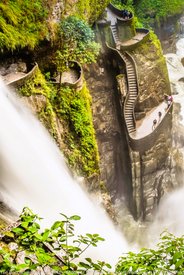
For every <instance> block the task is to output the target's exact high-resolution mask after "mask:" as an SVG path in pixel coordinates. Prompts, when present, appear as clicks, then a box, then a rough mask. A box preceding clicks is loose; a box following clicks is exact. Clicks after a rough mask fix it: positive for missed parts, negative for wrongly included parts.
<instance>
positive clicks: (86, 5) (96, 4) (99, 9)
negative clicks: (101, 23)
mask: <svg viewBox="0 0 184 275" xmlns="http://www.w3.org/2000/svg"><path fill="white" fill-rule="evenodd" d="M109 3H110V0H103V1H102V0H98V1H96V0H85V1H84V0H78V1H77V4H76V15H77V16H79V17H80V18H82V19H85V20H86V21H88V22H89V23H94V22H95V20H96V19H98V18H99V16H100V15H101V14H102V13H103V12H104V9H105V8H106V7H107V5H108V4H109Z"/></svg>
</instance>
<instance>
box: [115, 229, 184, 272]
mask: <svg viewBox="0 0 184 275" xmlns="http://www.w3.org/2000/svg"><path fill="white" fill-rule="evenodd" d="M116 272H117V273H118V272H119V273H120V274H134V273H135V274H146V275H152V274H158V275H159V274H165V275H166V274H178V275H179V274H183V272H184V236H182V237H175V236H174V235H173V234H171V233H168V232H167V231H165V232H163V233H162V235H161V242H160V243H158V244H157V249H148V248H143V249H142V250H141V251H140V252H139V253H134V252H129V253H127V254H125V255H124V256H122V257H121V258H120V260H119V262H118V264H117V266H116Z"/></svg>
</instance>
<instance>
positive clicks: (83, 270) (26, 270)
mask: <svg viewBox="0 0 184 275" xmlns="http://www.w3.org/2000/svg"><path fill="white" fill-rule="evenodd" d="M61 216H62V218H63V220H61V221H56V222H55V223H54V224H53V225H52V226H51V228H49V229H45V230H44V231H43V232H42V233H40V225H39V223H38V222H39V220H40V218H39V217H38V216H37V215H35V214H33V213H32V211H31V210H30V209H28V208H25V209H24V210H23V212H22V214H21V216H20V225H19V226H18V227H16V228H13V229H12V230H11V232H5V234H4V237H3V239H2V241H1V242H0V256H1V257H0V274H5V273H7V272H8V273H9V274H10V273H11V274H20V273H18V272H21V274H24V275H28V274H30V272H31V271H33V270H40V268H41V270H42V272H43V273H44V270H45V268H46V267H47V268H48V267H50V268H51V270H52V271H53V272H54V273H53V274H63V275H80V274H81V275H83V274H87V272H88V271H90V270H91V271H93V274H96V272H97V273H98V274H109V273H108V272H107V269H109V268H110V267H111V266H110V265H109V264H106V263H105V262H101V261H98V262H97V263H95V262H93V261H92V260H91V259H90V258H86V259H85V260H84V261H80V257H81V255H82V254H83V253H84V252H85V250H86V249H88V248H89V247H90V246H94V247H96V246H97V244H98V242H100V241H104V239H103V238H101V237H100V236H99V235H98V234H90V233H87V234H86V235H84V236H83V235H79V236H78V237H76V236H75V234H74V224H73V221H77V220H80V217H79V216H77V215H74V216H71V217H67V216H66V215H64V214H61ZM71 240H72V241H71ZM12 242H13V243H16V244H17V245H18V247H17V246H14V247H13V248H12V249H10V248H9V246H8V245H7V244H8V243H12ZM19 251H24V253H25V256H23V257H22V260H23V262H22V263H20V262H19V263H17V262H18V261H17V254H18V252H19ZM59 252H60V255H61V253H62V257H61V256H57V255H59ZM76 259H79V263H76V262H75V260H76ZM19 261H20V260H19ZM44 274H45V273H44Z"/></svg>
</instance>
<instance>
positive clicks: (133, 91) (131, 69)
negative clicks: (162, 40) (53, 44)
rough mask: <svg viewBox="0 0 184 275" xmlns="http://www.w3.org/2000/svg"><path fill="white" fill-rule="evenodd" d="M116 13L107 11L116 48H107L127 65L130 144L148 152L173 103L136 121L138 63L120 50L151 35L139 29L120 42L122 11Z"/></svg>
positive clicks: (125, 107)
mask: <svg viewBox="0 0 184 275" xmlns="http://www.w3.org/2000/svg"><path fill="white" fill-rule="evenodd" d="M113 9H114V7H113ZM114 12H115V13H114ZM114 12H113V11H111V10H110V9H107V19H108V20H109V21H110V22H111V25H110V28H111V31H112V36H113V39H114V43H115V47H114V48H112V47H110V46H108V45H107V46H108V47H109V48H110V49H111V50H113V51H115V52H116V54H118V55H119V56H120V57H121V58H122V62H124V63H125V65H126V75H127V90H128V92H127V95H126V98H125V101H124V119H125V123H126V126H127V131H128V135H129V139H130V143H131V144H132V146H133V147H134V149H135V150H136V151H139V150H143V149H144V150H147V149H148V148H149V147H150V146H152V143H153V140H156V138H157V134H158V135H159V133H161V132H162V126H163V124H162V123H161V122H162V121H163V120H164V118H165V117H166V115H167V114H170V112H169V110H170V108H171V107H172V102H170V103H171V104H170V107H168V102H166V101H163V102H162V103H161V104H159V105H158V106H157V107H155V108H153V109H152V110H151V111H150V112H148V113H147V114H146V115H145V117H144V118H143V119H142V120H139V121H136V120H135V114H134V108H135V104H136V100H137V97H138V93H139V87H138V86H139V85H138V76H137V69H136V63H135V61H134V59H133V57H132V56H131V55H130V54H129V53H128V52H126V51H123V52H122V51H120V49H121V46H131V45H133V44H136V43H137V42H139V41H141V40H142V39H143V38H144V36H145V35H147V34H148V33H149V30H146V29H138V30H139V32H137V33H136V35H135V36H134V37H132V38H131V39H130V40H128V41H126V42H122V41H120V39H119V36H118V31H117V24H118V21H117V18H118V16H117V15H116V14H120V11H119V13H118V12H117V11H116V10H115V11H114ZM122 49H123V48H122ZM157 129H158V131H157ZM153 136H154V139H153ZM145 138H146V139H145ZM145 141H146V142H145Z"/></svg>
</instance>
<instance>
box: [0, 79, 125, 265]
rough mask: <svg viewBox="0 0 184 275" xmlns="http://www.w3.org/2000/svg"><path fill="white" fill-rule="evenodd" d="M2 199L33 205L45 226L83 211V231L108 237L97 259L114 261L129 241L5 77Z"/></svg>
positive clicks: (0, 131)
mask: <svg viewBox="0 0 184 275" xmlns="http://www.w3.org/2000/svg"><path fill="white" fill-rule="evenodd" d="M0 110H1V111H0V171H1V173H0V185H1V199H3V201H4V202H5V203H6V204H7V205H8V206H11V207H12V208H13V209H15V210H16V211H18V213H20V212H21V210H22V208H23V207H24V206H28V207H29V208H31V209H32V210H33V211H34V212H35V213H37V214H38V215H39V216H41V217H43V218H44V220H43V221H44V222H45V224H43V225H44V226H48V225H50V224H51V223H52V222H54V221H55V220H56V219H59V218H62V217H61V216H59V213H64V214H66V215H75V214H76V215H79V216H81V221H77V222H76V230H77V233H78V234H84V233H98V234H100V235H101V236H102V237H104V238H105V242H101V243H99V245H98V247H97V248H94V251H93V250H90V251H89V253H90V255H88V254H86V255H85V256H90V257H91V256H92V257H93V258H94V259H99V260H105V261H107V262H110V263H112V264H114V263H115V262H117V260H118V257H119V256H120V255H121V254H122V252H125V251H127V249H128V246H127V243H126V241H125V239H124V237H123V236H122V234H121V233H120V232H119V231H118V230H117V229H115V227H114V225H113V224H112V222H111V221H110V219H109V218H108V217H107V215H106V213H105V210H104V209H103V208H101V207H100V206H99V203H98V202H97V201H94V200H93V199H92V198H90V197H89V195H88V194H87V193H86V192H85V191H84V190H83V189H82V188H81V187H80V185H79V184H78V183H77V182H76V181H75V180H74V179H73V178H72V176H71V175H70V172H69V170H68V168H67V166H66V164H65V161H64V158H63V156H62V155H61V152H60V151H59V149H58V148H57V146H56V144H55V143H54V141H53V140H52V139H51V137H50V136H49V134H48V132H47V131H46V130H45V128H44V127H43V126H42V125H41V123H40V122H39V121H38V120H37V119H36V118H35V117H34V116H33V114H31V113H30V111H29V110H28V109H27V108H26V107H25V106H24V105H23V104H22V102H20V99H19V98H17V96H16V95H15V94H13V93H12V92H9V91H8V89H7V88H6V87H5V85H4V84H3V83H2V81H1V80H0Z"/></svg>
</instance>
